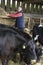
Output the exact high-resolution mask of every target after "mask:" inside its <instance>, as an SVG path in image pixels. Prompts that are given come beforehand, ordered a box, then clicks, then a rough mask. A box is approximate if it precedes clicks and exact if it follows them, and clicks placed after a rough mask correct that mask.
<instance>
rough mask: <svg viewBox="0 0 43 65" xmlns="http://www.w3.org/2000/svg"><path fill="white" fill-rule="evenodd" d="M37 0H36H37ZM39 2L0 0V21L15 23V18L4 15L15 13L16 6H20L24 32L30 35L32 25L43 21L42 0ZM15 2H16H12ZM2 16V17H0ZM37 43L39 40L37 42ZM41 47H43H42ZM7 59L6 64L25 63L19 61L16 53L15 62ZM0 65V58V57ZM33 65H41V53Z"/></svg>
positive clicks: (21, 64)
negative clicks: (22, 14) (22, 13)
mask: <svg viewBox="0 0 43 65" xmlns="http://www.w3.org/2000/svg"><path fill="white" fill-rule="evenodd" d="M6 1H7V2H6ZM37 1H38V0H37ZM39 2H40V3H37V2H36V3H35V0H34V3H33V2H32V3H31V1H30V0H29V2H28V0H25V1H24V0H0V23H1V24H6V25H9V26H13V24H15V21H16V19H15V20H14V19H12V18H9V17H6V14H7V13H15V11H16V10H17V7H18V6H22V8H23V11H24V15H25V16H24V21H25V32H26V33H28V34H29V35H30V36H32V32H31V30H32V29H33V26H34V25H35V24H36V23H37V24H40V23H43V1H42V2H41V1H39ZM14 3H16V4H14ZM1 16H2V17H1ZM37 43H39V42H37ZM42 49H43V47H42ZM11 59H12V58H11ZM11 59H10V60H9V62H8V65H27V64H26V63H24V62H23V61H22V62H21V63H20V62H19V61H20V56H19V54H17V62H16V63H15V62H13V61H12V60H11ZM0 65H2V63H1V59H0ZM33 65H43V55H42V56H41V59H40V61H39V62H37V63H34V64H33Z"/></svg>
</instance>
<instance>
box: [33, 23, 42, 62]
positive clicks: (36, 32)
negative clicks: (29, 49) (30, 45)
mask: <svg viewBox="0 0 43 65" xmlns="http://www.w3.org/2000/svg"><path fill="white" fill-rule="evenodd" d="M32 34H33V38H34V37H36V36H37V35H39V36H38V39H37V40H35V42H37V41H38V42H39V43H40V44H39V46H37V45H36V54H37V57H38V58H37V61H39V60H40V56H41V55H42V54H43V53H42V51H43V50H42V48H41V47H40V45H42V46H43V26H40V25H38V24H35V25H34V27H33V30H32ZM37 51H38V52H39V53H38V52H37Z"/></svg>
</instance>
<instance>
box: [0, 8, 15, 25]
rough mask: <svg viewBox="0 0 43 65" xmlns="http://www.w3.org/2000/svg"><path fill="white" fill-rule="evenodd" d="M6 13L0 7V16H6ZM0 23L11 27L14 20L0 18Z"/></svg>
mask: <svg viewBox="0 0 43 65" xmlns="http://www.w3.org/2000/svg"><path fill="white" fill-rule="evenodd" d="M6 14H7V12H6V11H5V10H4V9H3V8H1V7H0V16H6ZM0 23H2V24H6V25H12V24H13V23H14V20H13V19H11V18H0Z"/></svg>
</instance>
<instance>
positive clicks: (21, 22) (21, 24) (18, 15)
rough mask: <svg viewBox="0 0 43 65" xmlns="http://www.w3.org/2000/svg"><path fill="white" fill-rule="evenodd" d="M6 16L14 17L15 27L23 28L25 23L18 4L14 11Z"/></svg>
mask: <svg viewBox="0 0 43 65" xmlns="http://www.w3.org/2000/svg"><path fill="white" fill-rule="evenodd" d="M7 16H9V17H11V18H15V19H16V22H15V27H16V28H18V29H20V30H24V27H25V24H24V14H23V11H22V7H20V6H19V7H18V9H17V12H16V13H11V14H8V15H7Z"/></svg>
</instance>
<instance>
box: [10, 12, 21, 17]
mask: <svg viewBox="0 0 43 65" xmlns="http://www.w3.org/2000/svg"><path fill="white" fill-rule="evenodd" d="M21 16H22V13H16V14H14V13H13V14H9V17H12V18H17V17H21Z"/></svg>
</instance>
